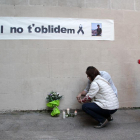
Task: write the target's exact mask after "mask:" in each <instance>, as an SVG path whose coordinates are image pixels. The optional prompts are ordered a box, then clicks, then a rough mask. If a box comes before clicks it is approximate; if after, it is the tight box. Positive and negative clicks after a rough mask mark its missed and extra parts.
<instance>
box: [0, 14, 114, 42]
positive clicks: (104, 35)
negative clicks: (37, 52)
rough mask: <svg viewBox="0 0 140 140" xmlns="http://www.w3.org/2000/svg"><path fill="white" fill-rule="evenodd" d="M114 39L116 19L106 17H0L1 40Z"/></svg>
mask: <svg viewBox="0 0 140 140" xmlns="http://www.w3.org/2000/svg"><path fill="white" fill-rule="evenodd" d="M5 39H49V40H114V21H113V20H106V19H78V18H46V17H0V40H5Z"/></svg>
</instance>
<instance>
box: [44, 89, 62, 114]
mask: <svg viewBox="0 0 140 140" xmlns="http://www.w3.org/2000/svg"><path fill="white" fill-rule="evenodd" d="M61 98H62V96H60V95H59V93H57V92H53V91H52V92H51V93H50V94H49V95H48V97H47V98H46V99H47V101H48V103H47V104H46V105H47V106H48V107H50V108H53V111H52V112H51V116H56V115H59V114H60V110H59V109H58V106H59V104H60V99H61Z"/></svg>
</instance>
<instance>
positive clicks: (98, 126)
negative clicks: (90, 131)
mask: <svg viewBox="0 0 140 140" xmlns="http://www.w3.org/2000/svg"><path fill="white" fill-rule="evenodd" d="M107 123H108V120H107V119H106V120H105V121H104V122H103V123H99V124H98V125H94V128H98V129H99V128H102V127H104V126H105V125H106V124H107Z"/></svg>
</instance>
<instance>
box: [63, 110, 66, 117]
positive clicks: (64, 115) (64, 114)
mask: <svg viewBox="0 0 140 140" xmlns="http://www.w3.org/2000/svg"><path fill="white" fill-rule="evenodd" d="M65 117H66V113H65V111H63V119H65Z"/></svg>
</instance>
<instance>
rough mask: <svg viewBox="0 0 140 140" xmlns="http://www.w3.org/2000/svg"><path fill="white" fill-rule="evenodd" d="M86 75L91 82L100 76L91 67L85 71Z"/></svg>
mask: <svg viewBox="0 0 140 140" xmlns="http://www.w3.org/2000/svg"><path fill="white" fill-rule="evenodd" d="M86 74H87V76H88V77H90V79H91V80H92V81H93V80H94V79H95V77H96V76H97V75H100V72H99V71H98V70H97V69H96V68H95V67H93V66H89V67H88V68H87V70H86Z"/></svg>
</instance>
